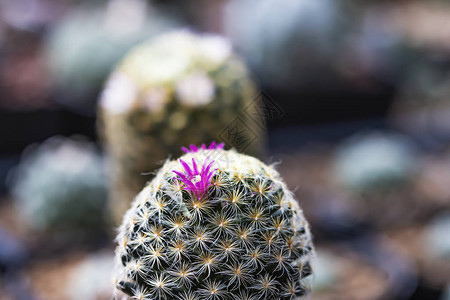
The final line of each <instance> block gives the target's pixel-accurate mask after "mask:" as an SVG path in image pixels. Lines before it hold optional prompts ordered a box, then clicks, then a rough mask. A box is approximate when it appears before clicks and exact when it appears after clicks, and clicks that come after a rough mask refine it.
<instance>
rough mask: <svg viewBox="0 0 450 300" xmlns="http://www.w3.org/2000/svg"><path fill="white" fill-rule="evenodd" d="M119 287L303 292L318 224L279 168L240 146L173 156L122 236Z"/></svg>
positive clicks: (203, 294)
mask: <svg viewBox="0 0 450 300" xmlns="http://www.w3.org/2000/svg"><path fill="white" fill-rule="evenodd" d="M117 242H118V247H117V249H116V259H117V264H118V267H117V278H116V286H117V288H118V289H119V290H121V291H122V292H124V293H126V294H128V295H130V296H132V297H133V299H223V300H226V299H230V300H231V299H297V298H300V297H302V296H305V295H307V294H308V293H309V279H310V277H311V276H310V275H311V274H312V269H311V258H312V256H313V252H314V249H313V245H312V241H311V235H310V230H309V225H308V223H307V221H306V220H305V219H304V217H303V213H302V210H301V209H300V208H299V206H298V204H297V202H296V200H295V199H294V198H293V195H292V193H291V192H290V191H289V190H288V189H287V187H286V185H285V183H284V181H283V180H282V179H281V178H280V176H279V174H278V173H277V172H276V171H275V170H274V169H273V168H272V167H269V166H267V165H265V164H263V163H262V162H260V161H259V160H257V159H255V158H253V157H250V156H247V155H243V154H239V153H237V152H235V151H234V150H229V151H225V150H223V149H218V148H217V149H194V151H193V152H192V151H191V152H189V153H187V154H185V155H184V156H182V157H181V158H180V159H179V160H174V161H168V162H166V163H165V164H164V166H163V167H162V169H161V170H160V171H159V172H158V173H157V175H156V177H155V178H154V179H153V180H152V181H151V182H150V183H149V184H148V185H147V186H146V187H145V188H144V189H143V190H142V191H141V192H140V194H139V195H138V196H137V197H136V199H135V201H134V203H133V204H132V207H131V208H130V209H129V210H128V212H127V213H126V215H125V217H124V220H123V223H122V226H121V227H120V229H119V234H118V237H117Z"/></svg>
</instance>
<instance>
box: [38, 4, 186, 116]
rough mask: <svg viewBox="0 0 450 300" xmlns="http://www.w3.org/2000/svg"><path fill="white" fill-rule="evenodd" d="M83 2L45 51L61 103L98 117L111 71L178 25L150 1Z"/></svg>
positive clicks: (56, 32)
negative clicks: (140, 46)
mask: <svg viewBox="0 0 450 300" xmlns="http://www.w3.org/2000/svg"><path fill="white" fill-rule="evenodd" d="M89 2H90V3H89V4H86V3H84V4H83V5H81V6H80V7H79V8H77V9H75V10H73V11H72V12H71V13H70V14H69V15H68V16H67V17H66V18H65V19H64V20H63V21H62V22H61V24H59V25H58V27H56V28H55V30H54V31H53V32H52V33H51V34H50V36H49V39H48V41H47V44H46V47H45V51H46V58H47V63H48V67H49V69H50V71H51V73H52V75H53V79H54V81H55V84H56V87H57V89H58V90H59V92H60V94H61V95H59V97H57V101H59V102H62V103H63V104H64V105H66V106H68V107H70V108H72V109H75V110H77V111H83V112H85V111H88V112H90V113H92V112H95V108H96V100H97V95H98V93H100V92H101V90H102V86H103V83H104V81H105V80H106V78H107V77H108V75H109V72H110V71H111V69H112V68H113V67H114V65H115V64H116V63H117V62H118V61H119V60H120V58H121V57H122V56H123V55H124V54H125V53H126V52H127V51H128V50H129V49H130V48H131V47H132V46H134V45H136V44H137V43H140V42H142V41H144V40H146V39H148V38H150V37H152V36H155V35H157V34H159V33H161V32H163V31H164V30H167V29H173V28H174V27H175V26H176V25H177V24H176V22H174V21H172V20H171V19H170V18H168V17H166V16H164V15H161V14H160V13H159V12H158V13H157V12H155V11H152V10H151V7H149V6H148V5H147V4H146V3H145V1H141V0H113V1H108V3H107V4H105V5H101V4H100V3H96V4H93V3H92V1H89Z"/></svg>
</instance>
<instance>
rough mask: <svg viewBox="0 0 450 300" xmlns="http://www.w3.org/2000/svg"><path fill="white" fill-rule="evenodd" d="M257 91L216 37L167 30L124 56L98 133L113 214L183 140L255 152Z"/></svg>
mask: <svg viewBox="0 0 450 300" xmlns="http://www.w3.org/2000/svg"><path fill="white" fill-rule="evenodd" d="M255 96H256V94H255V88H254V86H253V83H252V81H251V80H250V79H249V75H248V73H247V70H246V68H245V65H244V64H243V63H242V62H241V61H240V60H239V59H238V58H237V57H235V56H234V55H233V53H232V50H231V45H230V44H229V43H228V42H227V41H226V40H225V39H223V38H221V37H218V36H212V35H203V36H202V35H196V34H193V33H190V32H188V31H179V32H173V33H169V34H167V35H163V36H161V37H159V38H158V39H156V40H154V41H151V42H148V43H144V44H142V45H140V46H138V47H136V48H135V49H133V50H132V51H131V52H130V53H129V54H128V55H127V56H125V58H124V59H123V61H122V62H121V63H120V64H119V66H118V67H117V69H116V70H115V71H114V72H113V73H112V75H111V77H110V79H109V81H108V82H107V84H106V87H105V90H104V91H103V94H102V96H101V100H100V118H101V122H100V131H101V132H102V134H103V135H104V137H105V139H106V142H107V148H108V151H109V154H110V156H111V159H112V164H113V165H114V168H115V169H114V178H113V181H112V189H113V191H112V201H113V205H112V208H113V210H114V213H115V217H116V219H117V220H119V219H120V218H121V217H122V215H123V213H124V212H125V211H126V209H127V208H128V207H129V204H130V203H131V201H132V200H133V198H134V197H135V196H136V194H137V193H138V192H139V191H140V190H141V189H142V188H143V186H144V184H145V182H146V181H148V180H149V178H150V177H149V172H152V171H154V170H155V169H156V168H157V167H159V166H160V163H161V162H162V161H163V160H164V159H166V158H167V156H168V155H180V154H181V153H180V152H181V151H180V147H181V146H182V145H186V144H190V143H194V144H200V143H201V142H202V141H211V140H214V139H220V140H222V141H224V142H226V143H227V145H229V146H230V147H236V148H237V150H239V151H241V152H242V151H245V152H247V153H249V154H260V153H261V152H262V149H263V147H262V140H263V136H262V133H261V131H262V130H261V129H262V128H261V126H262V124H261V122H259V121H255V120H254V119H253V118H254V117H255V114H256V113H257V112H256V109H257V108H256V100H255V99H254V97H255ZM238 126H240V127H238ZM233 130H234V131H236V130H238V132H237V133H238V134H237V135H235V136H234V135H233V134H234V131H233ZM145 175H146V176H145Z"/></svg>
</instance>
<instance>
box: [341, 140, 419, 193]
mask: <svg viewBox="0 0 450 300" xmlns="http://www.w3.org/2000/svg"><path fill="white" fill-rule="evenodd" d="M413 148H414V147H413V145H412V144H411V142H410V141H409V140H408V138H406V137H405V136H403V135H400V134H393V133H390V134H383V133H381V132H371V133H365V134H362V133H361V134H357V135H355V136H353V137H351V138H350V139H348V140H347V141H345V142H344V143H343V144H342V145H341V146H340V147H339V148H338V149H337V152H336V157H335V172H336V176H335V177H336V178H338V180H339V181H340V182H342V183H343V184H344V185H345V186H346V187H348V188H350V189H353V190H355V191H358V192H361V191H362V192H364V191H373V190H377V189H383V188H385V187H390V186H392V185H396V184H398V183H399V184H401V183H404V182H405V181H407V180H408V178H410V177H411V171H412V166H413V164H412V162H413V160H414V152H413Z"/></svg>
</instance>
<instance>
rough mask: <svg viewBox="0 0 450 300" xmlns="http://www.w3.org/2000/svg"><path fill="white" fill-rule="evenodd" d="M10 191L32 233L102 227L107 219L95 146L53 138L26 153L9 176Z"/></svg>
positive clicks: (101, 165)
mask: <svg viewBox="0 0 450 300" xmlns="http://www.w3.org/2000/svg"><path fill="white" fill-rule="evenodd" d="M11 178H12V182H11V192H12V195H13V196H14V197H15V199H16V200H17V210H18V212H19V213H20V214H21V217H22V220H23V221H24V222H25V223H26V224H27V225H28V226H29V227H30V228H32V229H33V230H36V231H48V232H55V231H59V230H74V231H76V230H79V229H86V228H90V229H95V228H97V229H100V228H101V227H102V226H103V225H105V224H106V217H107V214H106V213H107V210H106V209H105V207H107V180H106V179H107V178H106V175H105V170H104V163H103V159H102V157H101V156H100V155H99V154H98V153H97V151H96V149H95V147H94V145H93V144H92V143H90V142H87V141H85V140H80V139H70V138H62V137H53V138H51V139H49V140H47V141H45V142H44V143H43V144H41V145H39V147H35V148H34V149H28V151H27V152H26V153H25V155H24V156H23V158H22V160H21V162H20V165H19V166H18V167H17V168H16V169H15V170H14V171H13V173H12V176H11Z"/></svg>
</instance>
